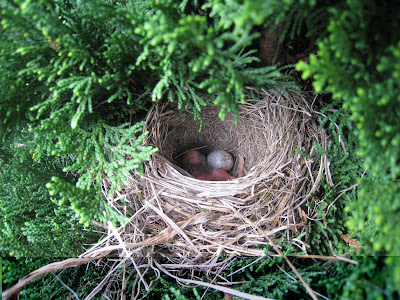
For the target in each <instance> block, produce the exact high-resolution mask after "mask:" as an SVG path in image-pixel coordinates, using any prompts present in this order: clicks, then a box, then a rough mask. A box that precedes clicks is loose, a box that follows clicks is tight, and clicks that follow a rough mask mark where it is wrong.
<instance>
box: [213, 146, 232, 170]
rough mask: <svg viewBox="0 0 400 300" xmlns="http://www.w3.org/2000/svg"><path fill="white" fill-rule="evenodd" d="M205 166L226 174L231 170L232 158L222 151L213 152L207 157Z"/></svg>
mask: <svg viewBox="0 0 400 300" xmlns="http://www.w3.org/2000/svg"><path fill="white" fill-rule="evenodd" d="M207 164H208V165H210V166H211V167H213V168H214V169H221V170H224V171H226V172H228V171H230V170H231V169H232V168H233V157H232V155H230V154H229V153H228V152H226V151H223V150H214V151H213V152H211V153H210V154H208V156H207Z"/></svg>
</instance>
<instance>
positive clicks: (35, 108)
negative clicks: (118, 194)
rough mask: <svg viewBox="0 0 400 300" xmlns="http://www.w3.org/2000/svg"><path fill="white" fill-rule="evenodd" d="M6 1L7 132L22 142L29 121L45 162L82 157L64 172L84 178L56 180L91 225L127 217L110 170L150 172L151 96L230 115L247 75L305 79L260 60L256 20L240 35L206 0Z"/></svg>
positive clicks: (53, 188) (258, 79)
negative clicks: (109, 199) (114, 203)
mask: <svg viewBox="0 0 400 300" xmlns="http://www.w3.org/2000/svg"><path fill="white" fill-rule="evenodd" d="M204 9H206V10H207V9H208V8H206V7H205V8H204ZM1 10H2V14H1V18H2V20H1V24H2V28H1V37H2V39H1V43H2V47H1V50H0V51H1V55H0V60H1V61H0V63H1V72H0V78H1V84H2V86H3V87H8V88H7V89H4V88H3V89H2V90H1V92H0V93H1V94H0V96H1V100H0V108H1V111H0V114H1V118H2V120H3V125H2V128H1V132H0V133H1V137H2V138H3V140H8V141H10V143H11V144H12V134H13V133H15V132H18V131H20V130H29V132H31V133H32V134H33V141H34V143H33V144H32V145H34V146H33V147H34V149H31V151H32V154H33V156H34V158H35V159H36V160H46V159H48V158H49V157H52V156H57V157H63V156H68V157H70V158H71V164H69V165H67V166H65V167H64V172H71V173H72V174H74V175H75V177H76V182H68V181H65V180H64V179H61V178H60V177H58V176H54V177H53V179H52V182H51V183H49V184H47V187H48V188H49V190H50V193H51V195H52V196H56V195H59V196H60V204H66V205H69V206H70V207H72V208H73V209H74V210H75V212H76V213H77V214H78V215H79V217H80V220H81V222H83V223H84V224H85V225H88V224H89V222H90V221H91V220H92V219H93V218H97V219H99V220H101V221H103V222H106V221H107V220H109V219H111V216H113V219H114V221H115V220H119V221H121V222H123V218H122V217H121V216H119V215H118V214H117V213H116V212H113V210H112V209H111V208H110V207H108V206H107V205H105V201H104V199H103V195H102V194H101V178H102V175H103V174H106V175H107V176H108V177H109V178H111V180H112V182H113V185H112V188H118V187H119V186H120V184H121V183H122V182H123V181H124V178H125V177H124V174H126V173H127V172H129V171H131V170H136V171H137V172H138V173H139V174H142V171H143V170H142V161H145V160H148V159H149V157H150V155H151V154H153V153H154V152H155V151H156V150H157V149H154V148H151V147H143V146H142V145H141V142H142V141H143V139H144V137H145V136H146V134H147V133H146V132H144V133H143V132H142V127H143V125H144V124H143V123H142V122H141V116H143V115H144V114H143V113H142V112H143V111H145V109H146V108H147V107H148V106H149V105H150V104H151V100H153V101H156V100H159V99H161V98H163V99H168V100H170V101H174V102H177V103H178V106H179V108H183V109H185V110H187V111H189V112H191V113H193V115H194V117H195V118H198V119H201V117H200V111H201V106H204V105H206V104H209V103H212V102H213V103H215V104H216V105H218V106H220V107H221V113H220V117H221V118H222V119H223V118H224V117H225V115H226V113H227V112H228V111H234V112H235V111H237V107H238V103H239V102H240V101H242V102H243V101H244V97H245V86H246V84H252V85H253V86H263V87H264V88H265V87H268V86H270V87H274V88H280V89H284V88H285V87H290V86H292V87H293V86H294V83H293V82H291V81H290V80H289V81H288V79H289V77H287V76H285V75H284V74H282V73H281V72H280V71H279V70H277V69H276V67H259V66H258V65H257V62H258V59H257V57H255V56H254V54H255V50H246V47H247V46H249V45H250V44H251V43H252V42H253V41H254V40H255V38H256V37H257V35H256V34H252V33H251V32H250V29H251V28H247V30H245V31H242V32H236V33H234V32H233V31H232V30H228V28H229V26H227V25H224V26H221V24H223V22H224V20H223V18H222V17H220V16H218V15H217V14H215V17H214V18H211V16H212V15H211V14H208V13H207V12H206V11H205V10H203V9H202V8H201V7H200V6H199V5H198V4H197V3H196V1H195V2H193V3H189V2H188V1H183V2H182V3H179V2H177V1H171V0H166V1H117V2H113V3H111V2H110V1H105V0H89V1H61V0H56V1H48V0H43V1H21V0H19V1H17V0H16V1H11V0H8V1H2V2H1ZM212 10H215V8H214V7H212ZM278 79H279V80H278ZM207 95H209V96H207ZM211 96H213V98H211ZM111 192H112V191H111Z"/></svg>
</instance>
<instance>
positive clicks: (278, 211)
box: [89, 91, 329, 267]
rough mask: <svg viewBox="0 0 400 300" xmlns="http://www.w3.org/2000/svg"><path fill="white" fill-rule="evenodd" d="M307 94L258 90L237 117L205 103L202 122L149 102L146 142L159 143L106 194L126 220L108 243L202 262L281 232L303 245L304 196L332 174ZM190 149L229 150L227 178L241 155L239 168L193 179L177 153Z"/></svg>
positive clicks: (129, 252) (171, 261)
mask: <svg viewBox="0 0 400 300" xmlns="http://www.w3.org/2000/svg"><path fill="white" fill-rule="evenodd" d="M309 100H310V99H307V94H305V93H303V92H299V91H290V95H282V94H280V93H277V92H274V91H269V92H266V91H263V92H262V93H260V94H259V97H258V99H256V100H255V99H248V100H247V101H246V103H245V104H241V105H239V113H238V122H237V123H236V122H235V115H234V114H228V115H227V116H226V120H225V121H221V120H220V119H219V117H218V113H219V108H218V107H215V106H209V107H205V108H203V109H202V113H201V114H202V120H203V123H202V126H201V124H200V122H199V121H196V120H194V118H193V115H191V114H188V113H186V112H184V111H179V110H178V109H177V108H176V107H175V109H173V108H172V109H171V105H172V104H167V105H164V106H162V105H161V104H159V103H157V104H155V105H154V106H153V107H152V108H151V109H150V111H149V112H148V115H147V120H146V121H147V123H146V126H145V129H144V130H145V131H148V132H149V135H148V136H147V138H146V140H145V141H144V144H145V145H151V146H155V147H157V148H158V149H159V151H158V152H157V153H156V154H154V155H152V157H151V159H150V161H148V162H145V163H144V170H145V173H144V177H140V176H139V174H138V173H137V172H132V173H131V174H128V175H126V179H127V182H128V184H126V185H125V186H124V187H123V188H122V190H119V191H118V192H115V193H114V195H115V199H109V201H110V203H112V204H113V205H114V206H116V207H118V204H117V203H121V202H118V201H121V200H123V205H122V204H119V209H120V211H121V213H123V214H124V215H125V216H127V217H129V218H130V222H129V223H128V224H127V225H126V226H124V227H121V228H119V229H115V230H114V232H111V231H110V234H109V237H108V239H107V241H106V242H105V243H106V244H108V245H110V246H108V247H109V249H110V250H112V249H114V250H115V249H117V248H118V249H121V250H123V251H121V256H125V257H130V258H131V257H135V258H138V259H140V258H142V259H146V258H149V257H152V258H154V257H159V258H163V259H161V261H163V262H164V263H165V262H167V264H166V265H164V267H165V266H167V265H168V266H175V267H176V266H177V265H179V266H191V267H192V266H195V265H197V266H199V265H205V264H207V263H210V262H216V261H217V260H218V258H220V257H222V255H224V257H226V256H229V255H231V254H232V255H246V256H265V255H266V253H265V252H264V250H262V248H265V247H266V246H267V245H271V244H276V243H277V242H278V241H280V240H282V239H284V240H285V241H286V242H288V243H292V244H293V245H295V246H296V247H299V248H301V250H303V251H306V249H307V246H308V245H307V244H306V239H305V237H304V235H301V238H299V235H300V234H301V233H303V232H305V231H306V228H307V227H306V226H307V222H308V215H309V214H311V213H312V211H308V210H307V206H306V205H305V204H306V203H307V202H308V201H313V200H312V197H311V194H312V193H313V192H315V191H316V190H317V188H318V186H319V182H320V178H321V175H322V173H324V172H325V173H327V174H326V175H327V178H328V177H329V176H328V175H329V169H328V167H329V163H328V161H327V160H326V157H325V156H322V157H318V156H317V155H316V153H315V148H314V146H313V143H314V142H316V143H318V144H320V145H321V146H322V147H323V148H325V147H326V144H327V136H326V134H325V133H324V131H319V130H318V128H317V125H316V122H315V118H314V115H313V111H312V109H311V108H310V101H309ZM200 127H201V131H199V129H200ZM193 148H196V149H198V150H199V151H200V152H202V153H203V154H205V155H207V153H208V152H210V151H213V150H215V149H219V150H225V151H227V152H229V153H231V154H232V156H233V157H234V158H235V167H234V169H233V170H232V171H231V172H230V174H231V175H233V176H236V175H237V171H238V157H240V156H241V157H242V158H244V161H245V170H246V171H245V173H244V175H243V176H242V177H241V178H237V179H234V180H230V181H201V180H197V179H195V178H193V177H192V176H191V174H189V173H187V172H186V171H185V170H184V169H183V168H182V167H181V159H182V154H183V153H184V152H185V151H188V150H190V149H193ZM311 158H316V159H315V160H313V159H311ZM328 179H329V178H328ZM105 182H107V181H105ZM107 194H108V191H107V187H106V191H105V195H107ZM122 209H123V210H122ZM100 244H101V243H100ZM100 244H99V245H98V246H101V245H100ZM112 245H113V246H112ZM103 246H104V244H103ZM269 249H270V251H269V254H271V255H276V252H274V251H273V250H274V249H275V248H274V249H272V248H271V247H269ZM93 250H94V249H93ZM89 252H90V251H89Z"/></svg>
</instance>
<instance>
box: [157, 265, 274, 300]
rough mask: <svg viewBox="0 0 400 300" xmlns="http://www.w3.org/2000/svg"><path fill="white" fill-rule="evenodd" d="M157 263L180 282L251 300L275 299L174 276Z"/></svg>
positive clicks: (164, 270)
mask: <svg viewBox="0 0 400 300" xmlns="http://www.w3.org/2000/svg"><path fill="white" fill-rule="evenodd" d="M155 264H156V265H157V267H158V268H159V269H160V270H161V271H162V272H164V273H165V274H167V275H168V276H170V277H172V278H174V279H176V280H178V281H180V282H183V283H187V284H195V285H200V286H205V287H209V288H212V289H215V290H218V291H221V292H224V293H226V294H230V295H234V296H237V297H241V298H244V299H249V300H273V299H271V298H265V297H260V296H254V295H251V294H247V293H243V292H239V291H237V290H234V289H231V288H227V287H224V286H219V285H216V284H209V283H206V282H203V281H199V280H191V279H183V278H179V277H177V276H174V275H172V274H171V273H169V272H168V271H167V270H166V269H165V268H163V267H162V266H161V265H160V264H158V263H156V262H155Z"/></svg>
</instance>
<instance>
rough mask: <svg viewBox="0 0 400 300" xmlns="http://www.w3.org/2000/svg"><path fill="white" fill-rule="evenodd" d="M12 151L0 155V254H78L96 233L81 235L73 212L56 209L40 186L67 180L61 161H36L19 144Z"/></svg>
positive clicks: (81, 228)
mask: <svg viewBox="0 0 400 300" xmlns="http://www.w3.org/2000/svg"><path fill="white" fill-rule="evenodd" d="M20 142H23V141H22V140H20ZM16 147H19V149H17V150H15V149H4V148H3V149H1V151H0V170H1V172H0V223H1V224H2V226H1V228H0V254H1V256H4V257H7V256H14V257H18V258H21V257H25V256H30V257H71V256H78V255H79V254H80V253H82V251H84V247H83V244H84V243H90V242H96V240H97V239H98V238H99V235H98V234H96V233H94V232H92V231H91V229H89V230H86V231H83V226H82V225H81V224H79V218H77V217H76V216H75V213H74V211H73V210H71V209H70V208H68V207H60V206H58V201H59V199H57V198H51V197H50V196H49V193H48V191H47V189H46V187H45V184H46V183H47V182H48V181H49V180H50V177H51V174H53V175H56V174H58V175H59V176H60V177H61V178H63V179H65V180H71V178H67V177H65V175H63V172H62V167H63V165H65V164H66V163H67V161H65V160H62V159H53V160H47V161H43V162H41V163H38V162H35V161H34V160H33V159H32V158H31V155H30V153H29V152H28V153H27V152H26V150H27V148H25V147H23V144H22V143H20V144H18V145H17V146H16ZM16 152H18V158H17V157H16V155H15V153H16ZM24 152H25V153H24ZM25 275H26V274H25Z"/></svg>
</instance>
